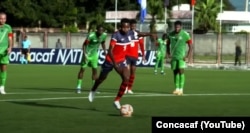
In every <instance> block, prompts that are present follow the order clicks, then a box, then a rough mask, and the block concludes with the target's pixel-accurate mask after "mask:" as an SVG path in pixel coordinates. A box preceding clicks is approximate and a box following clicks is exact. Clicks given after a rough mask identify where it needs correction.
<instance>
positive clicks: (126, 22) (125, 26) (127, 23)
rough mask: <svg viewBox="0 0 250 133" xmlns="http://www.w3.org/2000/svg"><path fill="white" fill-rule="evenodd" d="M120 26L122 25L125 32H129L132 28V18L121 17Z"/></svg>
mask: <svg viewBox="0 0 250 133" xmlns="http://www.w3.org/2000/svg"><path fill="white" fill-rule="evenodd" d="M120 27H121V31H122V32H123V33H125V34H126V33H128V31H129V30H130V20H129V19H127V18H123V19H121V25H120Z"/></svg>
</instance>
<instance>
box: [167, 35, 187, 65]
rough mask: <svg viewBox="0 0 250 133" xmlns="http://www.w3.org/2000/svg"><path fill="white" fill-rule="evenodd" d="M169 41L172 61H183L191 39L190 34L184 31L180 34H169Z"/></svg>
mask: <svg viewBox="0 0 250 133" xmlns="http://www.w3.org/2000/svg"><path fill="white" fill-rule="evenodd" d="M168 39H169V41H170V53H171V56H172V59H175V60H182V59H183V58H184V57H185V55H186V45H187V41H188V40H190V39H191V38H190V36H189V34H188V33H187V32H186V31H184V30H181V31H180V32H179V33H178V34H176V33H175V32H174V31H173V32H171V33H170V34H169V36H168Z"/></svg>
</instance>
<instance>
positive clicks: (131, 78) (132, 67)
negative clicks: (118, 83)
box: [127, 58, 137, 94]
mask: <svg viewBox="0 0 250 133" xmlns="http://www.w3.org/2000/svg"><path fill="white" fill-rule="evenodd" d="M130 60H131V61H130V64H129V66H130V67H129V72H130V76H129V83H128V88H127V89H128V90H127V93H129V94H133V93H134V92H133V91H132V87H133V84H134V80H135V72H136V62H137V59H136V58H131V59H130Z"/></svg>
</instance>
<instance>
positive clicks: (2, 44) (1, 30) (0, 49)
mask: <svg viewBox="0 0 250 133" xmlns="http://www.w3.org/2000/svg"><path fill="white" fill-rule="evenodd" d="M11 33H12V28H11V26H10V25H8V24H4V25H3V26H1V27H0V54H3V53H5V52H6V49H7V48H8V46H9V34H11Z"/></svg>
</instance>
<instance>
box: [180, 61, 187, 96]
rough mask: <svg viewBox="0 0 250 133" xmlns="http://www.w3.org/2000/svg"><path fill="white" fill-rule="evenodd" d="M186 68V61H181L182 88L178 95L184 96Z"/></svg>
mask: <svg viewBox="0 0 250 133" xmlns="http://www.w3.org/2000/svg"><path fill="white" fill-rule="evenodd" d="M185 67H186V62H185V61H184V60H179V77H180V80H179V86H180V88H179V89H180V90H179V93H178V95H182V94H183V88H184V85H185V74H184V69H185Z"/></svg>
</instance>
